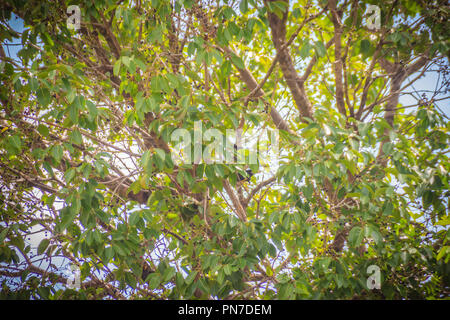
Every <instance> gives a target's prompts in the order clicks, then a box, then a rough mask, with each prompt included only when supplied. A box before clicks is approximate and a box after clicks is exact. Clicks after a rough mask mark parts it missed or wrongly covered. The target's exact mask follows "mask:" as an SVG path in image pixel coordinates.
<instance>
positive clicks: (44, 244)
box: [37, 239, 50, 254]
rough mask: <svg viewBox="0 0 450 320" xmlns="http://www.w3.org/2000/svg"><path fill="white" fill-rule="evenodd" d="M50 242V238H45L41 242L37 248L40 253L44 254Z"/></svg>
mask: <svg viewBox="0 0 450 320" xmlns="http://www.w3.org/2000/svg"><path fill="white" fill-rule="evenodd" d="M49 244H50V240H48V239H43V240H42V241H41V242H40V243H39V246H38V248H37V253H38V254H43V253H44V252H45V249H47V247H48V245H49Z"/></svg>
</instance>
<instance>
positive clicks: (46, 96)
mask: <svg viewBox="0 0 450 320" xmlns="http://www.w3.org/2000/svg"><path fill="white" fill-rule="evenodd" d="M36 96H37V100H38V102H39V104H41V105H42V106H43V107H46V106H48V105H49V104H50V92H49V91H48V89H45V88H41V89H39V90H38V91H37V92H36Z"/></svg>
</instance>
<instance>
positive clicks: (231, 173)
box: [0, 0, 450, 299]
mask: <svg viewBox="0 0 450 320" xmlns="http://www.w3.org/2000/svg"><path fill="white" fill-rule="evenodd" d="M370 4H372V5H378V6H379V7H378V8H379V9H380V18H381V24H380V26H379V28H377V27H373V26H370V25H369V22H370V19H372V16H370V15H371V14H373V13H369V12H368V8H369V5H370ZM70 5H78V6H79V9H80V12H81V20H80V28H75V29H74V28H70V27H71V25H70V23H69V22H70V21H71V20H69V21H68V20H67V19H68V18H70V16H71V12H67V8H68V7H69V6H70ZM0 10H1V15H0V16H1V18H0V19H1V21H0V40H1V42H2V45H1V46H0V81H1V86H0V101H1V110H0V126H1V129H0V132H1V133H0V172H1V178H0V188H1V193H0V203H1V206H0V216H1V220H0V283H1V292H0V297H1V298H25V299H29V298H38V299H40V298H42V299H60V298H65V299H67V298H75V299H101V298H107V299H124V298H133V299H134V298H136V299H139V298H145V299H167V298H172V299H173V298H175V299H194V298H200V299H209V298H214V299H215V298H218V299H241V298H248V299H401V298H406V299H427V298H445V297H448V295H449V292H450V287H449V280H450V261H449V259H450V231H449V230H448V225H449V223H450V220H449V210H448V209H449V201H448V198H449V195H450V192H449V174H448V172H449V170H450V164H449V160H448V152H449V147H448V146H449V132H448V129H449V124H448V122H447V119H448V118H447V116H446V115H445V114H444V113H443V112H441V110H440V108H439V104H440V103H448V101H447V100H445V97H444V98H442V95H443V94H444V95H445V94H448V57H449V56H450V54H449V52H450V47H449V39H450V37H449V32H450V25H449V12H450V9H449V7H448V4H447V1H441V0H433V1H431V0H429V1H423V0H419V1H412V0H384V1H379V2H377V1H369V0H367V1H357V0H343V1H337V0H329V1H327V0H298V1H291V2H289V1H288V0H281V1H271V0H264V1H261V0H241V1H238V0H224V1H213V0H211V1H197V0H179V1H174V0H151V1H148V0H133V1H132V0H99V1H62V0H58V1H42V0H30V1H25V0H6V1H2V4H1V7H0ZM374 12H376V11H374ZM15 20H19V21H22V22H23V28H17V27H13V25H15V26H17V25H18V24H17V23H16V24H14V23H13V22H14V21H15ZM8 43H9V44H11V43H16V44H18V46H16V47H14V48H16V49H17V54H11V53H10V48H11V49H13V46H12V45H8ZM430 74H431V76H430V77H432V78H433V79H435V78H438V81H437V84H438V85H437V86H436V89H435V91H434V92H432V93H429V94H426V95H422V94H421V93H420V92H419V96H417V94H416V93H415V91H414V90H416V89H420V88H416V87H414V86H413V84H414V82H415V81H417V80H419V79H420V78H422V77H424V76H427V77H428V76H429V75H430ZM407 93H408V94H409V95H411V96H412V97H416V98H417V99H416V100H417V102H416V103H415V104H414V105H403V104H402V103H400V100H401V97H402V96H403V95H405V94H407ZM196 123H201V125H202V128H203V132H204V131H205V130H207V129H210V128H214V129H217V130H219V131H220V132H222V133H223V134H225V133H226V130H230V129H232V130H238V129H242V130H243V132H244V133H250V132H251V134H252V136H254V137H255V136H258V134H259V133H260V132H262V131H263V130H265V129H270V130H272V131H273V132H275V130H279V131H278V132H279V144H278V159H277V160H278V165H277V164H276V163H275V162H272V161H273V159H272V160H271V161H265V162H264V161H260V162H259V163H257V164H252V165H250V166H246V165H242V164H229V163H204V162H202V163H199V164H197V163H175V162H174V161H172V156H171V155H172V154H173V153H174V150H175V149H174V148H175V144H174V141H172V140H171V135H172V133H173V132H174V131H175V130H176V129H186V130H187V132H190V133H192V132H194V127H195V125H196ZM269 140H270V139H269ZM270 142H273V143H274V142H275V141H272V140H270ZM207 145H208V143H207V142H206V141H203V143H202V144H200V147H201V148H202V149H203V150H204V149H205V148H207ZM272 145H273V144H272ZM197 147H198V146H197ZM266 151H267V150H266ZM249 169H250V170H251V172H252V173H253V175H252V176H251V177H250V176H247V175H246V172H250V170H249ZM246 170H247V171H246ZM243 178H244V179H243ZM68 264H70V265H72V266H76V267H77V268H79V270H80V280H81V287H80V288H70V287H67V285H66V283H67V282H68V279H69V282H70V281H71V280H70V279H71V278H69V275H70V273H68V272H62V269H64V266H65V265H68ZM370 266H375V268H379V271H380V284H381V287H380V288H379V289H378V288H376V287H375V288H373V287H370V286H369V287H368V281H367V280H368V278H369V277H370V276H371V273H370V272H369V271H368V270H372V269H373V267H371V268H372V269H371V268H369V267H370Z"/></svg>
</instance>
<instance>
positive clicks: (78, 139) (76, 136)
mask: <svg viewBox="0 0 450 320" xmlns="http://www.w3.org/2000/svg"><path fill="white" fill-rule="evenodd" d="M70 141H71V142H73V143H75V144H82V143H83V137H82V136H81V133H80V130H78V129H75V130H73V131H72V133H71V134H70Z"/></svg>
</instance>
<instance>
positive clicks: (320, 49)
mask: <svg viewBox="0 0 450 320" xmlns="http://www.w3.org/2000/svg"><path fill="white" fill-rule="evenodd" d="M314 50H315V51H316V54H317V55H318V56H319V58H321V57H324V56H325V55H326V53H327V49H326V47H325V45H324V44H323V42H322V41H316V42H314Z"/></svg>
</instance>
